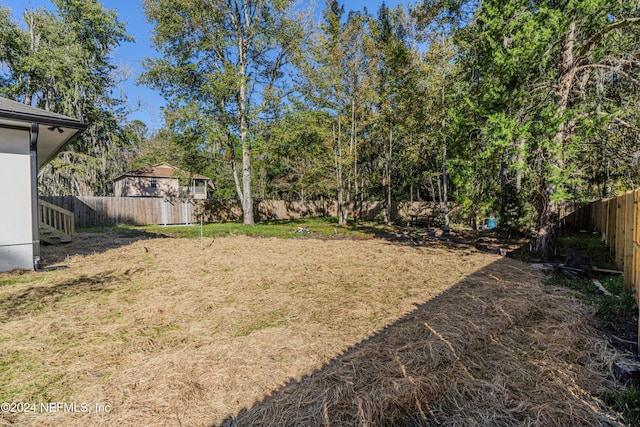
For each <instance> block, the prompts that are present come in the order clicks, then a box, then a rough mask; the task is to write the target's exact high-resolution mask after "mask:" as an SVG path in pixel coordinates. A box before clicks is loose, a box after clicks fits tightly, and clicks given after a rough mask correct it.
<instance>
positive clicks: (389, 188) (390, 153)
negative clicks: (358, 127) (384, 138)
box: [387, 129, 393, 224]
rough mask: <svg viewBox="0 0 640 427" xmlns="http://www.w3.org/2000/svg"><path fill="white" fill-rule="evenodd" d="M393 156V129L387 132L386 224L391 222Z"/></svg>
mask: <svg viewBox="0 0 640 427" xmlns="http://www.w3.org/2000/svg"><path fill="white" fill-rule="evenodd" d="M392 155H393V129H392V130H390V131H389V152H388V153H387V224H391V223H392V222H393V218H392V215H393V207H392V206H391V203H393V200H392V197H391V156H392Z"/></svg>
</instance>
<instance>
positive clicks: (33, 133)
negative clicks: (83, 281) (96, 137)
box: [0, 97, 87, 271]
mask: <svg viewBox="0 0 640 427" xmlns="http://www.w3.org/2000/svg"><path fill="white" fill-rule="evenodd" d="M86 127H87V125H86V124H84V123H82V122H81V121H80V120H77V119H73V118H71V117H67V116H63V115H61V114H55V113H50V112H48V111H44V110H41V109H38V108H34V107H30V106H28V105H25V104H22V103H19V102H15V101H11V100H9V99H6V98H2V97H0V200H1V201H2V202H1V203H2V209H1V210H0V271H9V270H14V269H25V270H34V269H39V268H40V233H41V232H40V229H39V221H38V206H39V205H38V170H39V169H40V168H41V167H42V166H43V165H45V164H46V163H47V162H48V161H49V160H51V159H52V158H53V157H54V156H55V155H56V154H57V153H58V152H59V151H60V150H62V148H63V147H64V146H65V145H66V144H68V143H69V142H71V141H73V140H74V139H76V138H77V137H78V136H80V134H81V133H82V131H83V130H84V129H85V128H86Z"/></svg>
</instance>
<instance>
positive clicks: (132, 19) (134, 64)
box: [0, 0, 415, 129]
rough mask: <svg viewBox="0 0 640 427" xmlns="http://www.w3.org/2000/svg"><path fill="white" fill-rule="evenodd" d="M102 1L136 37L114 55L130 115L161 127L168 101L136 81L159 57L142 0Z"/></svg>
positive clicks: (14, 0)
mask: <svg viewBox="0 0 640 427" xmlns="http://www.w3.org/2000/svg"><path fill="white" fill-rule="evenodd" d="M100 3H102V4H103V5H104V7H106V8H107V9H115V10H116V11H117V13H118V15H119V17H120V21H122V22H126V27H127V31H128V33H129V34H130V35H132V36H133V37H135V39H136V41H135V43H125V44H123V45H121V46H120V47H119V48H118V49H117V51H116V52H115V53H114V54H113V60H114V61H113V62H114V64H116V65H118V66H121V67H126V68H128V69H129V70H131V71H132V76H131V77H130V78H129V79H128V80H127V81H125V82H124V83H123V84H122V90H123V91H124V93H125V94H126V96H127V99H128V102H129V105H130V107H131V108H132V109H133V110H135V111H134V112H133V113H132V114H131V115H130V119H131V120H135V119H139V120H142V121H143V122H145V123H146V124H147V126H148V127H149V129H159V128H160V127H161V126H162V122H163V119H162V112H161V107H162V106H163V105H164V100H163V99H162V97H161V96H160V95H159V94H158V93H157V92H155V91H153V90H151V89H149V88H146V87H144V86H137V85H136V84H135V80H136V79H137V77H138V76H139V75H140V73H141V72H142V71H143V70H142V65H141V61H142V60H143V59H144V58H146V57H154V56H156V53H155V51H154V50H153V47H152V46H151V42H150V41H149V37H150V32H151V30H152V26H151V25H150V24H149V23H148V22H147V21H146V18H145V16H144V13H143V12H142V3H141V2H140V1H139V0H100ZM315 3H316V4H317V5H318V6H317V8H318V13H317V16H319V14H320V11H321V10H322V8H323V7H324V0H317V1H316V2H315ZM342 3H343V4H344V5H345V10H346V11H347V12H348V11H349V10H361V9H362V8H363V7H366V8H367V9H368V10H369V12H375V11H376V10H377V9H378V7H379V6H380V5H381V4H382V0H369V1H366V0H353V1H342ZM385 3H386V4H387V5H388V6H390V7H392V8H393V7H395V6H396V5H397V4H403V5H406V4H407V3H408V1H402V0H386V1H385ZM413 3H415V1H414V2H413ZM0 6H2V7H5V8H9V9H11V10H12V13H13V16H14V18H15V20H16V21H20V22H22V14H23V12H24V11H25V10H27V9H33V8H36V7H44V8H46V9H50V10H53V9H54V5H53V4H52V3H51V1H49V0H27V1H24V0H0Z"/></svg>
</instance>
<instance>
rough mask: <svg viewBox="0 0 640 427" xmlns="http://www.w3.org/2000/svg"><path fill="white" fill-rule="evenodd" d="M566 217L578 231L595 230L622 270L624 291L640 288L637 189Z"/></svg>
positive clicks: (580, 207)
mask: <svg viewBox="0 0 640 427" xmlns="http://www.w3.org/2000/svg"><path fill="white" fill-rule="evenodd" d="M570 210H571V211H572V212H571V213H568V214H567V215H566V217H565V219H564V220H565V221H566V223H567V224H570V225H573V226H575V227H577V228H579V229H584V230H597V231H599V232H600V233H602V239H603V240H604V242H605V244H606V245H607V247H608V248H609V250H610V251H611V253H612V254H613V255H614V257H615V261H616V266H617V267H618V269H620V270H622V271H623V274H624V289H625V291H626V292H629V293H633V292H635V298H636V301H638V290H639V289H640V189H638V190H634V191H627V192H626V193H625V194H623V195H620V196H618V197H612V198H609V199H602V200H598V201H595V202H592V203H588V204H582V205H577V206H575V207H574V208H573V209H570Z"/></svg>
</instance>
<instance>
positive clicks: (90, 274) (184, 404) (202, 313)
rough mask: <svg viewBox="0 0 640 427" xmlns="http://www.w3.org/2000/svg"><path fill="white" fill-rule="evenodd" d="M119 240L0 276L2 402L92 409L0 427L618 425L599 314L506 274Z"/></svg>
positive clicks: (434, 262) (361, 248)
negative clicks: (40, 268) (55, 264)
mask: <svg viewBox="0 0 640 427" xmlns="http://www.w3.org/2000/svg"><path fill="white" fill-rule="evenodd" d="M102 239H104V240H102ZM114 239H118V242H114ZM121 239H122V237H119V236H118V237H116V236H99V235H93V236H92V237H91V238H87V239H83V240H81V241H80V242H78V245H81V244H82V245H84V246H83V247H84V249H80V248H79V247H78V246H76V247H68V249H67V250H70V253H69V254H66V255H65V254H64V253H62V252H59V251H64V250H65V249H64V247H59V248H53V247H50V248H46V249H44V250H43V256H44V257H46V258H47V259H49V260H52V259H59V260H61V261H63V262H64V264H65V265H67V266H68V268H67V269H64V270H55V271H49V272H45V273H24V274H18V273H7V274H2V275H0V314H1V318H2V319H3V320H2V323H0V364H1V365H2V367H3V371H4V372H6V374H5V375H3V376H2V378H0V401H14V402H32V403H36V404H41V403H43V402H66V403H75V404H77V405H80V404H83V403H84V404H87V405H88V409H89V410H88V411H87V412H82V411H79V412H73V411H55V412H46V413H45V412H43V411H42V410H41V408H40V407H38V408H37V409H38V410H37V411H31V412H29V413H21V414H6V413H4V414H0V422H3V423H5V424H9V425H20V426H32V425H33V426H35V425H38V426H42V425H44V426H47V425H51V426H53V425H66V426H84V425H105V426H112V425H113V426H116V425H118V426H129V425H130V426H134V425H136V426H137V425H145V426H155V425H157V426H166V425H197V426H211V425H220V424H224V423H226V424H234V423H236V424H238V425H324V424H325V423H328V424H330V425H365V424H366V425H430V424H433V425H440V424H442V425H496V424H498V425H513V424H514V423H515V424H531V425H619V420H618V419H617V418H616V414H612V413H610V412H608V411H607V408H605V407H604V406H603V405H602V403H601V401H600V400H599V399H598V396H599V395H600V394H601V393H603V392H604V391H606V390H609V389H610V388H611V387H613V385H612V384H611V383H610V382H609V381H608V380H607V369H608V366H609V363H610V361H611V359H612V358H613V357H614V355H613V353H611V352H610V350H609V348H608V347H607V345H606V342H605V341H604V339H602V338H601V337H600V336H599V335H598V333H597V331H595V330H594V329H592V327H591V326H590V321H591V316H592V313H591V309H590V308H589V307H588V306H586V305H584V304H582V303H580V302H579V301H577V300H576V299H574V298H572V297H571V295H569V294H568V293H567V291H565V290H559V289H556V288H550V287H545V286H543V285H542V284H541V283H542V278H541V276H540V275H539V273H537V272H535V271H533V270H531V269H530V268H529V267H528V266H527V265H525V264H522V263H519V262H517V261H514V260H510V259H507V258H504V257H501V256H500V255H497V254H491V253H487V252H484V251H480V250H478V249H477V248H475V247H474V246H473V245H470V246H467V247H461V248H455V249H454V248H447V247H438V248H434V247H430V246H427V245H410V244H409V245H408V244H396V243H391V242H388V241H382V240H378V239H374V240H363V241H339V240H337V241H332V240H316V239H304V240H278V239H256V238H248V237H235V238H221V239H215V240H213V239H211V241H209V242H207V244H206V245H205V249H204V250H200V242H199V241H197V240H188V239H146V236H145V238H144V239H136V238H134V239H133V241H132V242H129V243H124V242H122V241H120V240H121ZM111 245H112V246H111ZM92 248H93V249H94V250H91V249H92ZM96 248H99V249H96ZM49 249H50V250H49ZM54 251H55V253H54ZM107 406H108V408H109V411H105V410H104V409H105V408H106V407H107ZM78 407H80V408H81V409H82V408H83V407H82V406H78Z"/></svg>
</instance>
